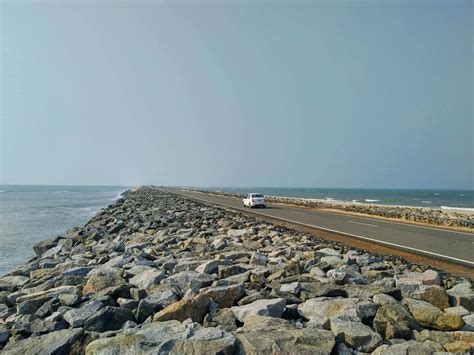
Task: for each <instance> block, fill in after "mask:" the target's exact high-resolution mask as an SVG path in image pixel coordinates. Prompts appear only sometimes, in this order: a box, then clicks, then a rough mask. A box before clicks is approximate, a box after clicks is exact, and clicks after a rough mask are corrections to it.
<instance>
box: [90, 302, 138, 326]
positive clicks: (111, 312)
mask: <svg viewBox="0 0 474 355" xmlns="http://www.w3.org/2000/svg"><path fill="white" fill-rule="evenodd" d="M129 320H135V316H134V315H133V313H132V311H130V310H129V309H125V308H121V307H112V306H107V307H104V308H102V309H101V310H99V311H98V312H97V313H96V314H95V315H93V316H92V317H90V318H88V319H87V320H86V321H85V322H84V329H86V330H88V331H93V332H106V331H109V330H118V329H120V328H121V327H122V325H123V324H124V323H125V322H126V321H129Z"/></svg>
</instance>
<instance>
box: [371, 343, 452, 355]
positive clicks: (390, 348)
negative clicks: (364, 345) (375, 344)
mask: <svg viewBox="0 0 474 355" xmlns="http://www.w3.org/2000/svg"><path fill="white" fill-rule="evenodd" d="M382 347H383V350H382V351H381V352H380V354H383V355H399V354H433V353H436V352H440V348H439V346H433V344H432V343H431V342H423V343H419V342H417V341H415V340H408V341H404V342H401V343H396V344H393V345H382ZM376 352H377V350H376ZM442 352H443V351H441V353H442Z"/></svg>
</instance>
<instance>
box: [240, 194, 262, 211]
mask: <svg viewBox="0 0 474 355" xmlns="http://www.w3.org/2000/svg"><path fill="white" fill-rule="evenodd" d="M242 202H243V203H244V207H249V208H252V207H263V208H265V207H267V204H266V203H265V197H264V196H263V195H262V194H257V193H252V194H248V195H247V196H245V198H244V199H243V200H242Z"/></svg>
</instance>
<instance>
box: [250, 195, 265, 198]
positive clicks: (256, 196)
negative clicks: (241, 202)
mask: <svg viewBox="0 0 474 355" xmlns="http://www.w3.org/2000/svg"><path fill="white" fill-rule="evenodd" d="M252 197H256V198H258V197H263V195H262V194H253V195H252Z"/></svg>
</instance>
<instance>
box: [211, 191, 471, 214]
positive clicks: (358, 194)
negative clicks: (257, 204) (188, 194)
mask: <svg viewBox="0 0 474 355" xmlns="http://www.w3.org/2000/svg"><path fill="white" fill-rule="evenodd" d="M204 190H209V191H222V192H235V193H241V194H247V193H250V192H257V193H262V194H264V195H266V196H282V197H297V198H302V199H310V200H311V199H316V200H325V201H328V202H331V201H332V202H337V201H341V202H354V203H370V204H381V205H395V206H410V207H431V208H438V209H443V210H454V209H455V210H465V211H474V190H415V189H336V188H312V187H206V188H204Z"/></svg>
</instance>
